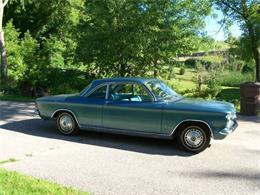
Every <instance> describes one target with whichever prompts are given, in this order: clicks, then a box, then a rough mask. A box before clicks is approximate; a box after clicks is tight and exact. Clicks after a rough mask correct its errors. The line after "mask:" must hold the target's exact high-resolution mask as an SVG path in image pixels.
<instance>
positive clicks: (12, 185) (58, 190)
mask: <svg viewBox="0 0 260 195" xmlns="http://www.w3.org/2000/svg"><path fill="white" fill-rule="evenodd" d="M0 194H3V195H5V194H6V195H7V194H13V195H24V194H48V195H52V194H53V195H54V194H55V195H56V194H64V195H74V194H75V195H81V194H82V195H83V194H86V195H87V194H89V193H87V192H82V191H78V190H75V189H72V188H68V187H63V186H61V185H59V184H56V183H53V182H49V181H46V180H42V179H36V178H33V177H30V176H26V175H23V174H20V173H17V172H14V171H7V170H5V169H1V168H0Z"/></svg>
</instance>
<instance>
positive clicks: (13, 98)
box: [0, 94, 35, 102]
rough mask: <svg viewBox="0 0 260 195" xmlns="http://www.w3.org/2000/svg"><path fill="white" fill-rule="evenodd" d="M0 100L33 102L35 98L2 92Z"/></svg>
mask: <svg viewBox="0 0 260 195" xmlns="http://www.w3.org/2000/svg"><path fill="white" fill-rule="evenodd" d="M0 100H6V101H16V102H33V101H34V100H35V98H32V97H26V96H19V95H3V94H0Z"/></svg>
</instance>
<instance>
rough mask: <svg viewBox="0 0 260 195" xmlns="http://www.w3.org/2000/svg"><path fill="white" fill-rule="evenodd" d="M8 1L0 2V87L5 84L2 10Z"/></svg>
mask: <svg viewBox="0 0 260 195" xmlns="http://www.w3.org/2000/svg"><path fill="white" fill-rule="evenodd" d="M7 3H8V0H0V53H1V54H0V55H1V68H0V72H1V74H0V77H1V85H2V86H6V84H7V57H6V50H5V39H4V31H3V17H4V8H5V6H6V4H7Z"/></svg>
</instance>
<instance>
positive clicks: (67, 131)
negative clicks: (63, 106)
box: [56, 112, 78, 135]
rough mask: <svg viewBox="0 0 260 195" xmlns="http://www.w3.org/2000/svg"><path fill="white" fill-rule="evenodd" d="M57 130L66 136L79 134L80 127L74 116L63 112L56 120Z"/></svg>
mask: <svg viewBox="0 0 260 195" xmlns="http://www.w3.org/2000/svg"><path fill="white" fill-rule="evenodd" d="M56 125H57V129H58V130H59V131H60V132H61V133H62V134H64V135H72V134H75V133H77V132H78V125H77V122H76V120H75V118H74V116H73V115H72V114H70V113H68V112H62V113H60V114H59V115H58V118H57V120H56Z"/></svg>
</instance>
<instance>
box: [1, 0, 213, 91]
mask: <svg viewBox="0 0 260 195" xmlns="http://www.w3.org/2000/svg"><path fill="white" fill-rule="evenodd" d="M210 7H211V5H210V2H209V1H189V0H186V1H168V0H161V1H152V0H106V1H101V0H100V1H92V0H86V1H84V0H55V1H53V0H44V1H38V0H26V1H20V0H12V1H10V2H9V3H8V5H7V6H6V8H5V13H4V32H5V41H6V50H7V61H8V86H5V88H8V90H9V91H14V93H18V92H21V93H24V94H27V95H30V94H32V95H36V94H37V93H40V92H47V93H62V92H72V91H78V90H80V89H81V88H82V87H84V85H86V83H88V82H89V81H90V80H91V79H93V78H96V77H109V76H149V75H147V72H148V71H152V74H153V75H154V76H157V75H158V74H160V71H161V68H160V65H161V64H163V63H167V64H169V63H172V62H173V61H174V57H175V56H176V55H177V54H179V53H185V52H190V51H193V50H195V49H196V48H197V45H198V44H199V42H200V40H199V39H198V36H199V33H200V29H202V27H203V24H204V22H203V21H204V17H205V16H206V15H208V14H209V12H210ZM2 87H3V86H2Z"/></svg>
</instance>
